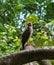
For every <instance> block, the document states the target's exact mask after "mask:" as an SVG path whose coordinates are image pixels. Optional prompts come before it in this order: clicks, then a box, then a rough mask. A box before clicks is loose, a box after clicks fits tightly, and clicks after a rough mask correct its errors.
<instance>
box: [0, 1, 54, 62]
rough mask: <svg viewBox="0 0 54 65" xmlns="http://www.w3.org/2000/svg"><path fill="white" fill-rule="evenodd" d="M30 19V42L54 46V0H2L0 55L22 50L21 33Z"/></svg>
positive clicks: (0, 12) (0, 4) (0, 3)
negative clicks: (31, 33)
mask: <svg viewBox="0 0 54 65" xmlns="http://www.w3.org/2000/svg"><path fill="white" fill-rule="evenodd" d="M29 21H30V22H32V23H33V36H32V37H31V38H30V40H29V43H31V44H33V45H35V46H36V47H39V46H54V0H0V56H2V55H6V54H9V53H13V52H16V51H20V46H21V33H22V31H23V29H24V27H25V25H26V24H27V23H28V22H29ZM52 62H54V61H52Z"/></svg>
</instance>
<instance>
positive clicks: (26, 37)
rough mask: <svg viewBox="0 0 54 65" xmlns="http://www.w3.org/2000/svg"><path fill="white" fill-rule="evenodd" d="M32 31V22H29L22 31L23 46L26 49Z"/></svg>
mask: <svg viewBox="0 0 54 65" xmlns="http://www.w3.org/2000/svg"><path fill="white" fill-rule="evenodd" d="M32 32H33V29H32V23H31V22H29V23H28V24H27V27H26V28H25V29H24V31H23V33H22V48H23V49H24V46H25V44H26V43H27V42H28V40H29V38H30V37H31V35H32Z"/></svg>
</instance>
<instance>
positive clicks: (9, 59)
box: [0, 47, 54, 65]
mask: <svg viewBox="0 0 54 65" xmlns="http://www.w3.org/2000/svg"><path fill="white" fill-rule="evenodd" d="M43 59H44V60H45V59H54V47H47V48H45V47H42V48H36V49H35V48H33V49H31V50H29V47H28V49H27V50H22V51H20V52H15V53H12V54H9V55H5V56H2V57H0V65H21V64H25V63H28V62H32V61H40V60H43Z"/></svg>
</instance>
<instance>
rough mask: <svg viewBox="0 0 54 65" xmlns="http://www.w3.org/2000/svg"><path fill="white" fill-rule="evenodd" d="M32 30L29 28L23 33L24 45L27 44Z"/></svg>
mask: <svg viewBox="0 0 54 65" xmlns="http://www.w3.org/2000/svg"><path fill="white" fill-rule="evenodd" d="M30 32H31V31H30V28H29V27H27V28H26V29H25V30H24V31H23V33H22V43H26V42H27V41H28V39H29V37H30Z"/></svg>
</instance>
